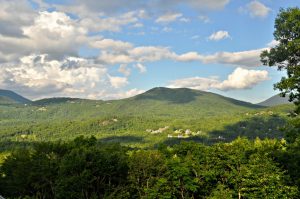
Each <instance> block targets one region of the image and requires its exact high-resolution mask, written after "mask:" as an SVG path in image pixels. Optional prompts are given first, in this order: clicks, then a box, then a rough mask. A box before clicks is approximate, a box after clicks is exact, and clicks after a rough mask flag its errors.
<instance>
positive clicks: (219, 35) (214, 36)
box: [208, 30, 230, 41]
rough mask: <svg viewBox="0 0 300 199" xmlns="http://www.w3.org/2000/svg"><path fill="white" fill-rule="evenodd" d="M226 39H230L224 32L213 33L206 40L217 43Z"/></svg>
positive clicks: (227, 33)
mask: <svg viewBox="0 0 300 199" xmlns="http://www.w3.org/2000/svg"><path fill="white" fill-rule="evenodd" d="M227 38H230V35H229V32H227V31H224V30H220V31H217V32H214V33H212V34H211V35H210V36H209V37H208V39H209V40H212V41H219V40H223V39H227Z"/></svg>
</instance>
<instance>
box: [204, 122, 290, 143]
mask: <svg viewBox="0 0 300 199" xmlns="http://www.w3.org/2000/svg"><path fill="white" fill-rule="evenodd" d="M285 124H286V120H285V119H284V118H281V117H277V116H272V117H253V118H251V119H249V120H245V121H241V122H238V123H236V124H233V125H228V126H225V127H224V130H218V131H212V132H210V133H209V135H210V141H211V142H212V143H214V142H220V141H222V142H230V141H232V140H234V139H236V138H237V137H246V138H248V139H250V140H253V139H255V138H257V137H258V138H261V139H264V138H279V139H280V138H282V137H283V136H284V132H283V131H282V127H284V125H285Z"/></svg>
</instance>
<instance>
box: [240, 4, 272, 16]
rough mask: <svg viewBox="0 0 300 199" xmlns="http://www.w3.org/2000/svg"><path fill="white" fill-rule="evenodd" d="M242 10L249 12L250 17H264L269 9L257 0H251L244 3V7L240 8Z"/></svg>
mask: <svg viewBox="0 0 300 199" xmlns="http://www.w3.org/2000/svg"><path fill="white" fill-rule="evenodd" d="M241 11H242V12H246V13H249V14H250V16H251V17H260V18H264V17H266V16H267V15H268V14H269V12H270V11H271V9H270V8H269V7H267V6H265V5H264V4H263V3H261V2H259V1H256V0H255V1H251V2H250V3H248V4H247V5H246V8H241Z"/></svg>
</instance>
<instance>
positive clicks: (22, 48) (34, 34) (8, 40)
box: [0, 11, 87, 61]
mask: <svg viewBox="0 0 300 199" xmlns="http://www.w3.org/2000/svg"><path fill="white" fill-rule="evenodd" d="M22 30H23V35H24V37H20V38H14V37H9V36H3V35H0V43H1V45H0V52H1V53H0V54H3V55H5V57H4V58H5V60H0V61H13V60H16V59H17V58H18V57H21V56H24V55H29V54H32V53H42V54H44V53H45V54H48V55H49V56H51V57H53V58H63V57H64V56H66V55H72V56H74V55H76V54H77V50H78V48H79V47H80V46H81V45H82V44H83V43H85V42H86V41H87V37H86V33H87V30H86V29H84V28H82V27H80V26H77V25H76V21H74V20H72V19H71V18H70V17H69V16H67V15H66V14H65V13H61V12H46V11H45V12H40V13H39V15H37V16H36V17H35V18H34V22H33V24H31V25H29V26H24V27H23V28H22Z"/></svg>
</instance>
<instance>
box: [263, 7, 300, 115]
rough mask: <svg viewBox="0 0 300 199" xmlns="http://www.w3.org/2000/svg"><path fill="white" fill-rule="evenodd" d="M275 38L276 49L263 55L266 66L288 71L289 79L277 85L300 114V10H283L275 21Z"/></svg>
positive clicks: (283, 79) (283, 78) (284, 78)
mask: <svg viewBox="0 0 300 199" xmlns="http://www.w3.org/2000/svg"><path fill="white" fill-rule="evenodd" d="M274 38H275V40H276V41H277V42H278V44H277V45H276V46H275V47H272V48H271V49H270V50H266V51H264V52H262V54H261V61H262V63H263V64H264V65H269V66H278V70H286V72H287V77H282V79H281V81H280V82H279V83H277V84H275V88H277V89H279V90H280V91H281V92H282V95H283V96H285V95H286V94H288V95H289V98H290V101H294V102H295V104H296V105H297V110H296V112H297V113H299V112H300V106H299V105H300V87H299V83H300V9H299V8H297V7H296V8H288V9H281V10H280V12H279V14H278V16H277V18H276V20H275V31H274Z"/></svg>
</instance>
